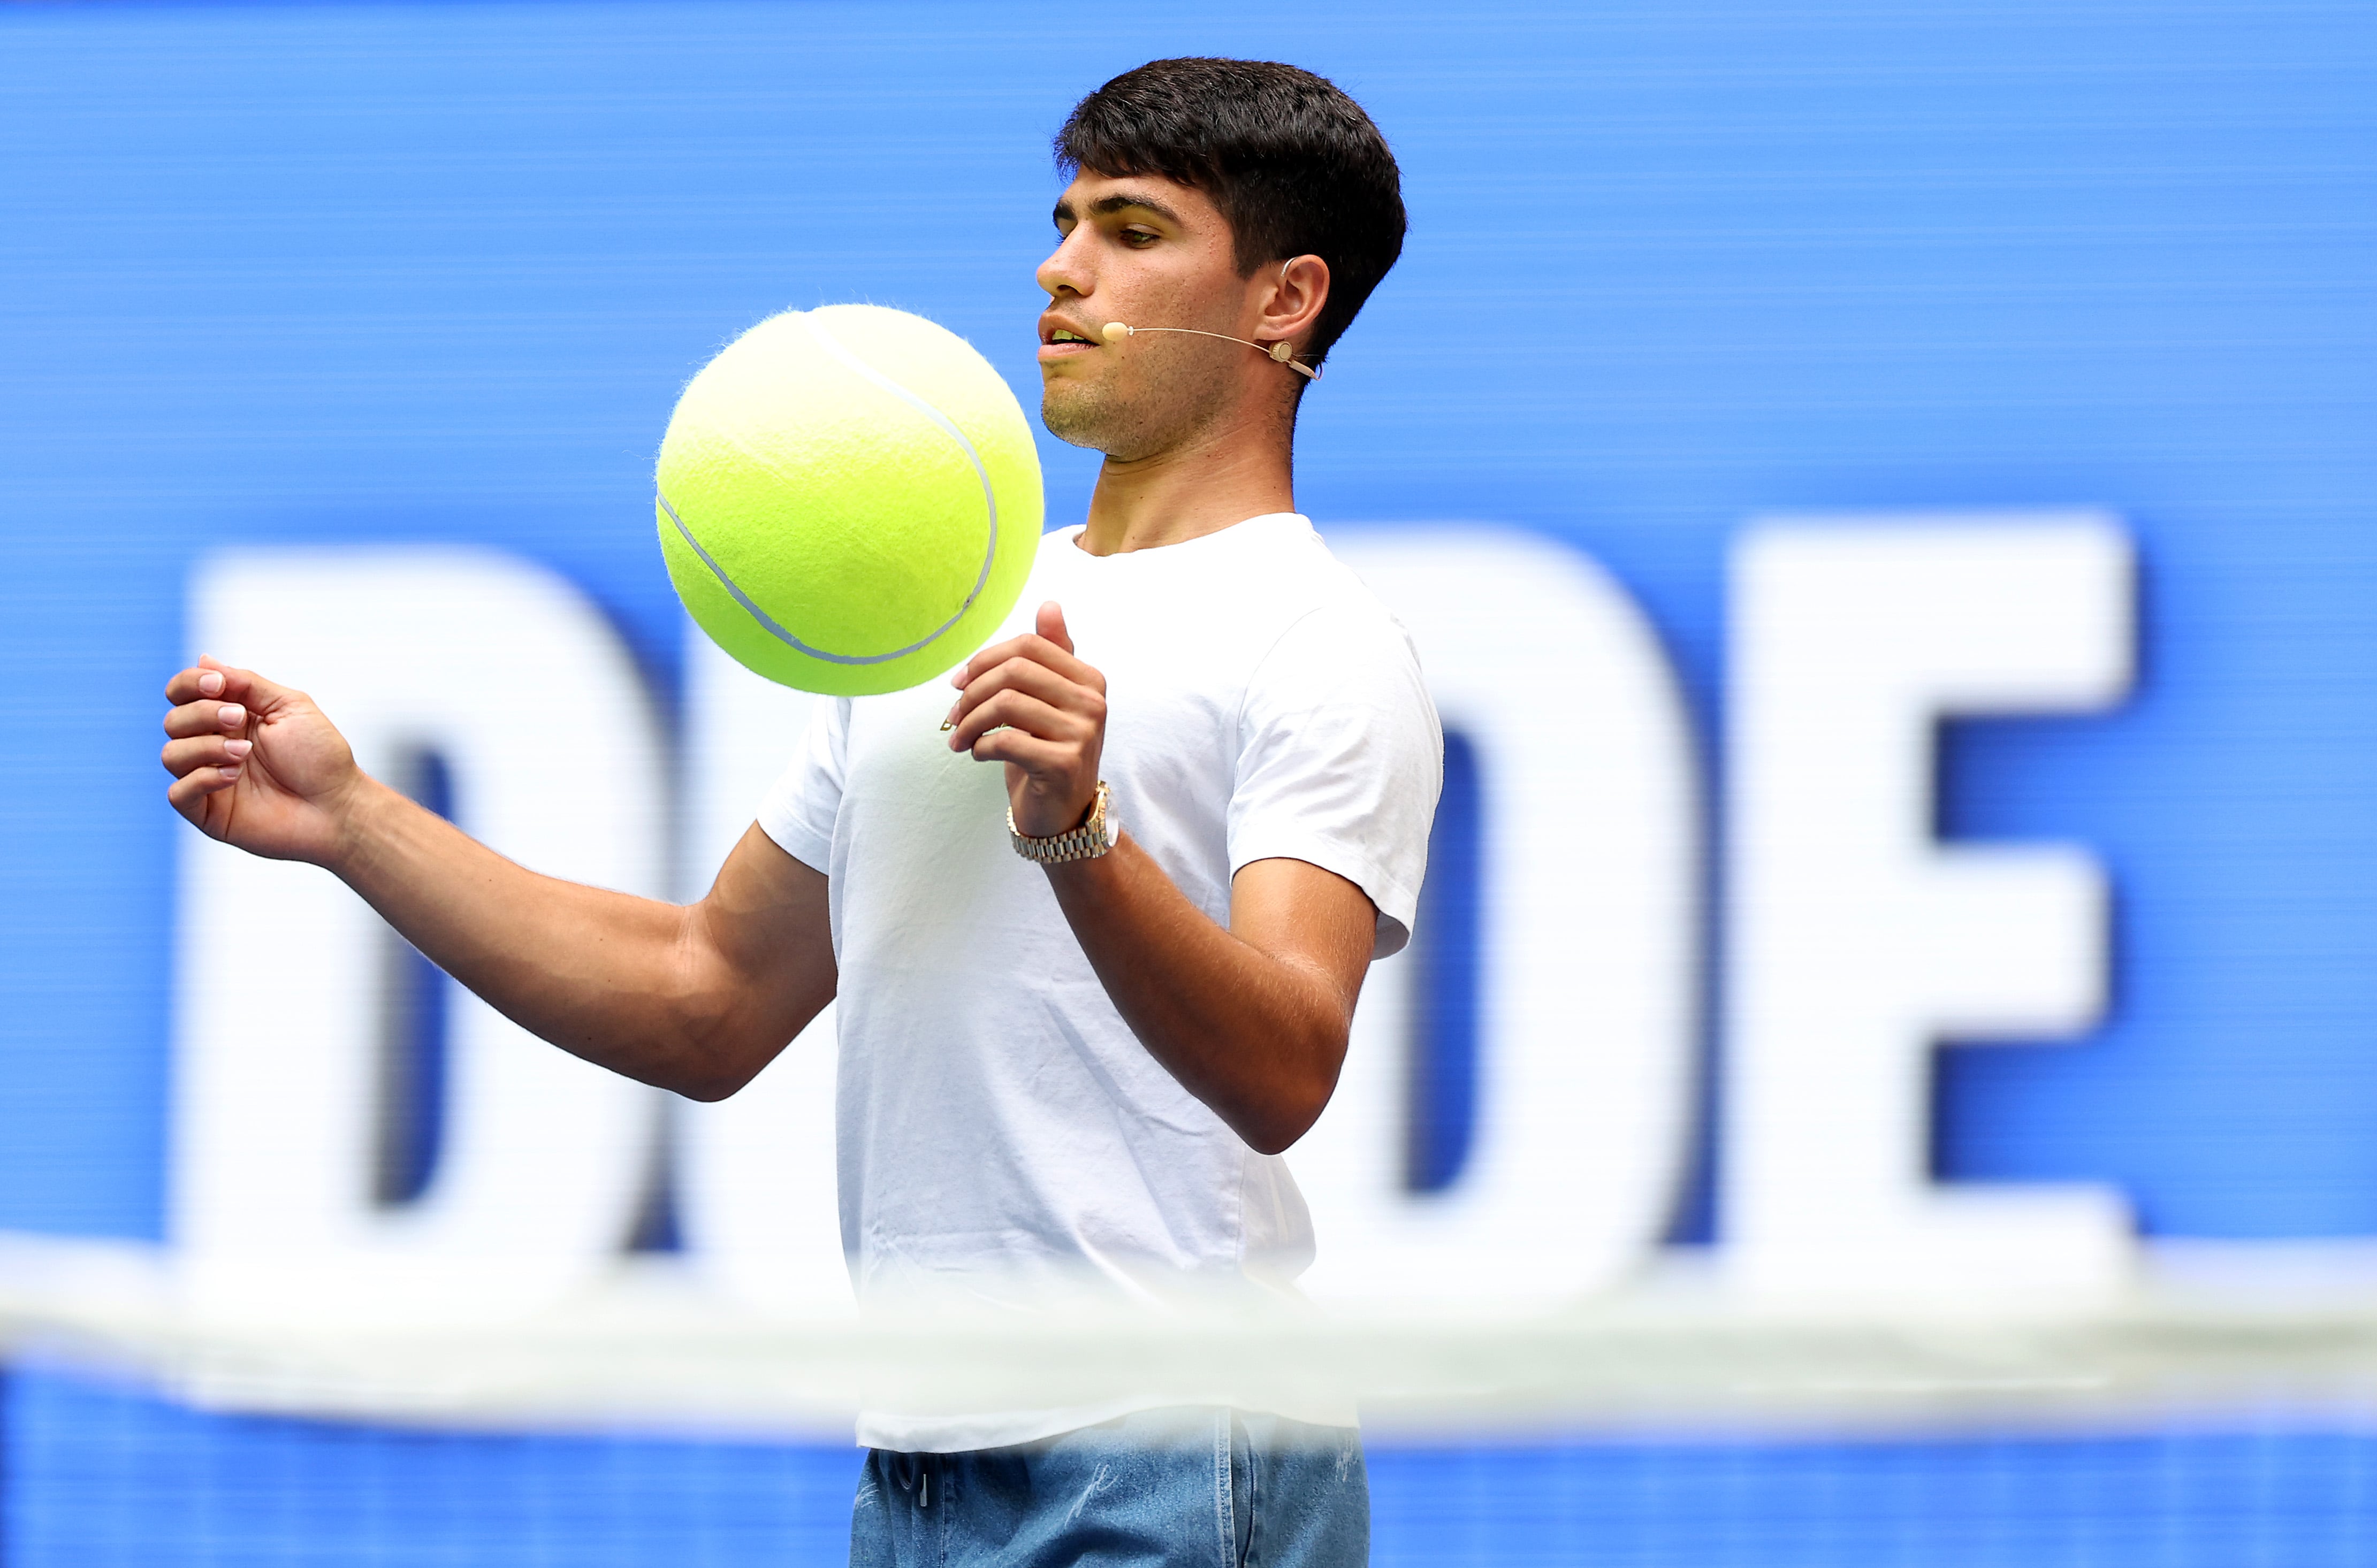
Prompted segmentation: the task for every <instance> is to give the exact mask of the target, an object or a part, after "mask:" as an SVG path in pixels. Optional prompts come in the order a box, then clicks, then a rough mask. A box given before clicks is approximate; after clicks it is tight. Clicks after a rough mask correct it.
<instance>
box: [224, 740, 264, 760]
mask: <svg viewBox="0 0 2377 1568" xmlns="http://www.w3.org/2000/svg"><path fill="white" fill-rule="evenodd" d="M255 747H256V742H254V741H225V742H223V750H224V752H225V753H227V754H229V755H230V757H231V759H232V761H233V762H244V761H245V760H246V757H247V754H248V753H249V752H250V751H252V750H254V749H255Z"/></svg>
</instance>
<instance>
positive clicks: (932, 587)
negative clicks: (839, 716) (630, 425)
mask: <svg viewBox="0 0 2377 1568" xmlns="http://www.w3.org/2000/svg"><path fill="white" fill-rule="evenodd" d="M659 490H660V497H659V505H658V506H657V508H656V511H657V515H658V518H659V522H660V533H661V552H662V553H663V555H664V556H666V557H667V559H668V571H669V580H670V581H671V582H673V583H675V585H676V592H677V597H678V598H679V599H681V600H684V601H685V607H686V609H687V611H688V612H691V613H692V615H693V618H694V620H695V621H696V622H698V623H699V624H700V626H701V629H702V630H703V631H705V632H708V633H709V634H710V635H711V637H712V638H714V639H716V641H717V643H718V646H719V647H723V648H724V649H725V650H726V651H727V652H728V653H730V654H732V655H733V656H734V657H735V659H736V660H738V661H739V662H741V663H742V664H743V665H745V666H746V667H747V668H748V669H751V670H754V671H758V673H760V674H762V675H765V676H766V677H768V678H769V679H770V680H771V681H780V682H782V683H783V684H785V685H787V686H797V687H799V688H801V689H802V690H803V691H810V692H827V693H830V694H832V695H836V696H866V695H872V694H874V693H877V692H892V691H898V690H900V689H901V688H902V687H905V686H913V685H915V684H916V683H919V682H921V681H927V680H930V679H931V678H932V677H934V676H935V675H938V674H939V673H940V672H941V671H944V670H948V669H950V667H951V666H953V665H955V664H956V663H957V662H958V661H959V660H961V659H964V658H965V657H966V656H967V655H968V654H970V653H972V652H973V650H974V649H975V648H977V647H981V646H982V644H983V642H984V641H985V639H986V638H988V636H990V634H991V633H992V632H993V631H994V630H996V629H997V626H998V624H999V623H1000V622H1001V621H1003V620H1005V619H1006V617H1007V612H1008V611H1009V610H1010V609H1012V608H1013V607H1014V604H1015V599H1016V596H1017V595H1018V594H1020V593H1021V592H1022V591H1023V579H1024V578H1025V577H1026V576H1029V575H1030V573H1031V570H1032V554H1033V551H1034V550H1035V549H1037V548H1038V546H1039V543H1040V515H1041V496H1040V459H1039V457H1038V456H1037V454H1035V453H1034V452H1033V446H1032V430H1031V427H1030V426H1029V425H1028V424H1026V423H1025V422H1024V419H1023V410H1021V408H1019V407H1017V405H1016V401H1015V395H1014V394H1013V393H1012V392H1009V390H1008V389H1007V383H1006V382H1004V381H1002V380H1000V379H999V375H998V373H997V371H995V370H993V369H991V368H990V363H989V362H988V361H986V360H985V359H984V358H983V357H982V356H981V355H980V354H978V353H976V352H974V350H973V347H972V346H971V345H969V344H968V343H967V342H966V340H965V339H962V338H960V337H959V336H958V335H957V334H956V333H954V332H951V331H950V330H949V329H947V328H946V327H936V326H935V325H934V324H933V323H931V322H929V321H926V320H925V319H924V318H923V317H922V316H916V315H909V314H908V313H907V312H905V311H897V310H885V309H883V308H881V307H880V306H878V305H827V306H825V307H823V308H822V309H819V310H812V311H787V312H786V313H784V314H783V315H776V316H770V317H769V318H768V319H767V320H765V321H763V322H761V323H760V324H759V325H758V326H757V327H753V328H751V330H750V331H748V332H746V333H745V334H743V336H742V337H740V338H737V339H735V341H734V342H732V343H730V344H728V345H727V346H726V348H725V350H723V352H721V353H720V354H719V356H718V357H717V358H716V359H714V360H712V361H711V362H710V363H709V364H708V365H706V366H705V367H703V369H702V371H701V374H699V375H697V376H695V377H694V378H693V380H692V382H691V383H690V384H689V385H688V386H687V387H686V389H685V395H684V396H683V397H681V398H678V399H677V405H676V412H675V414H674V415H672V416H671V417H670V419H669V426H668V434H666V435H665V436H663V437H662V439H661V457H660V473H659Z"/></svg>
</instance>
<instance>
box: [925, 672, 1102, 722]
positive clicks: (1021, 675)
mask: <svg viewBox="0 0 2377 1568" xmlns="http://www.w3.org/2000/svg"><path fill="white" fill-rule="evenodd" d="M1007 691H1015V692H1025V693H1028V694H1030V695H1033V696H1035V697H1038V698H1039V699H1040V700H1041V701H1042V702H1045V703H1046V704H1048V706H1050V707H1061V708H1064V709H1067V710H1068V711H1069V712H1074V713H1079V714H1081V715H1082V716H1083V717H1085V718H1089V719H1104V718H1105V701H1106V699H1105V697H1103V696H1101V695H1098V694H1097V693H1096V692H1094V691H1093V690H1091V689H1090V688H1089V687H1087V686H1084V685H1082V684H1081V683H1079V682H1077V681H1068V680H1067V679H1065V677H1063V676H1062V675H1059V674H1057V672H1056V671H1054V670H1051V669H1049V668H1048V667H1047V666H1046V665H1045V664H1035V663H1033V661H1032V660H1031V659H1009V660H1007V661H1006V662H1005V663H1003V664H995V665H993V666H991V667H990V668H989V669H988V670H985V671H983V672H982V674H981V675H979V676H978V677H976V678H975V680H974V681H973V683H972V684H971V685H969V686H967V687H966V689H965V690H964V691H962V692H960V693H959V694H958V700H957V701H956V702H954V703H952V704H951V705H950V712H949V718H948V719H947V720H946V721H945V727H948V728H954V727H955V726H957V725H958V724H960V723H962V722H963V721H964V719H965V716H966V715H967V714H968V713H971V712H972V711H973V709H974V708H975V707H979V706H980V705H982V704H983V703H985V702H988V701H989V700H990V699H991V698H992V697H993V696H994V695H997V694H998V693H1000V692H1007Z"/></svg>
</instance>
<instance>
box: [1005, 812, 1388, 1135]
mask: <svg viewBox="0 0 2377 1568" xmlns="http://www.w3.org/2000/svg"><path fill="white" fill-rule="evenodd" d="M1048 881H1049V885H1050V886H1052V887H1053V888H1054V889H1055V890H1056V894H1057V906H1058V907H1059V908H1061V909H1063V910H1064V911H1065V918H1066V919H1067V921H1069V922H1070V923H1071V925H1072V928H1073V934H1074V935H1075V936H1076V937H1078V938H1079V939H1080V940H1081V951H1082V952H1084V953H1086V954H1087V955H1088V956H1089V959H1090V967H1091V968H1093V969H1095V970H1096V971H1097V975H1098V979H1099V980H1102V981H1103V982H1105V988H1106V994H1107V995H1108V996H1109V997H1111V998H1113V999H1114V1004H1115V1007H1116V1009H1117V1011H1118V1012H1120V1013H1121V1014H1122V1016H1123V1021H1124V1022H1126V1023H1128V1024H1129V1025H1130V1028H1131V1032H1132V1033H1133V1034H1135V1035H1137V1036H1138V1037H1139V1039H1140V1043H1141V1044H1142V1045H1144V1046H1146V1047H1147V1050H1148V1053H1149V1054H1150V1055H1152V1056H1153V1057H1154V1058H1155V1059H1156V1060H1157V1061H1158V1062H1161V1063H1164V1065H1165V1069H1166V1070H1167V1071H1169V1072H1170V1073H1171V1075H1173V1076H1174V1077H1175V1078H1177V1079H1178V1080H1179V1081H1180V1085H1181V1087H1184V1088H1186V1089H1187V1090H1188V1091H1189V1093H1190V1094H1193V1095H1195V1096H1196V1097H1197V1098H1198V1099H1200V1100H1203V1101H1204V1102H1205V1103H1206V1104H1207V1105H1209V1106H1211V1107H1212V1109H1213V1111H1214V1112H1215V1113H1216V1114H1217V1115H1219V1116H1220V1117H1221V1118H1222V1120H1223V1121H1224V1122H1227V1123H1229V1124H1230V1127H1231V1130H1232V1131H1234V1132H1236V1134H1238V1136H1240V1137H1241V1138H1244V1139H1245V1140H1246V1141H1247V1143H1248V1146H1250V1147H1252V1148H1254V1149H1256V1150H1258V1151H1260V1152H1261V1153H1263V1154H1277V1153H1279V1152H1280V1151H1281V1150H1282V1149H1284V1148H1286V1147H1287V1146H1289V1145H1291V1144H1293V1143H1295V1142H1296V1139H1298V1138H1300V1137H1302V1136H1303V1135H1304V1134H1306V1133H1307V1132H1309V1131H1310V1130H1311V1127H1312V1124H1313V1123H1315V1122H1317V1121H1319V1120H1320V1112H1321V1111H1322V1110H1323V1108H1325V1107H1326V1106H1327V1105H1328V1103H1329V1097H1330V1096H1331V1095H1332V1093H1334V1092H1335V1090H1336V1087H1337V1074H1338V1071H1339V1070H1340V1069H1341V1068H1342V1067H1343V1066H1344V1063H1345V1042H1346V1038H1347V1033H1348V1031H1349V1030H1350V1029H1351V1028H1352V1027H1353V1021H1354V1002H1355V999H1356V997H1357V996H1358V995H1360V993H1361V989H1362V977H1363V974H1364V971H1365V970H1367V969H1368V967H1369V962H1370V946H1371V942H1372V937H1373V933H1374V932H1376V930H1377V927H1378V911H1377V909H1375V908H1374V907H1373V906H1372V904H1371V903H1370V900H1369V897H1368V895H1367V894H1365V893H1364V892H1363V891H1362V890H1361V889H1360V888H1358V887H1356V886H1355V885H1353V884H1352V883H1350V882H1347V881H1346V880H1344V878H1343V877H1340V876H1338V875H1336V874H1335V873H1331V872H1326V871H1323V870H1321V869H1320V867H1319V866H1315V865H1308V864H1307V863H1306V862H1304V861H1292V860H1269V861H1254V862H1253V863H1252V864H1250V865H1248V866H1246V867H1245V868H1243V869H1242V870H1240V871H1239V873H1238V874H1237V876H1236V878H1235V879H1234V880H1233V881H1232V882H1231V884H1230V926H1229V929H1228V930H1227V931H1224V930H1223V929H1222V928H1221V927H1220V926H1218V925H1216V924H1214V923H1213V921H1211V920H1210V919H1208V918H1207V917H1206V915H1205V913H1204V911H1203V910H1201V909H1198V908H1197V907H1196V906H1195V905H1194V904H1191V903H1190V902H1189V898H1188V896H1187V895H1186V894H1184V893H1182V892H1181V891H1180V889H1179V888H1178V887H1177V885H1174V883H1173V881H1172V879H1171V878H1170V877H1168V876H1166V875H1165V873H1164V868H1163V867H1161V866H1159V865H1157V864H1156V863H1155V860H1154V857H1153V856H1152V855H1150V854H1148V852H1147V851H1146V850H1144V849H1141V848H1140V847H1139V845H1138V844H1136V843H1134V842H1133V841H1132V840H1131V839H1130V837H1129V829H1128V828H1126V829H1125V832H1124V837H1123V839H1122V841H1121V842H1120V843H1118V844H1117V845H1116V846H1115V848H1114V849H1112V850H1110V851H1108V852H1107V853H1106V854H1104V855H1101V856H1100V857H1098V858H1097V859H1096V860H1093V861H1071V862H1069V863H1068V864H1064V865H1052V866H1050V867H1049V868H1048Z"/></svg>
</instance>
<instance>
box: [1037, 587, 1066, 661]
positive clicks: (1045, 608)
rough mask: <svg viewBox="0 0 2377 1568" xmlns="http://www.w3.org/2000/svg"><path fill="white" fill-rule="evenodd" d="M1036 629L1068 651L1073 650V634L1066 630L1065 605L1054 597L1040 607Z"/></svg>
mask: <svg viewBox="0 0 2377 1568" xmlns="http://www.w3.org/2000/svg"><path fill="white" fill-rule="evenodd" d="M1036 629H1037V630H1038V632H1039V633H1040V635H1041V636H1044V637H1046V638H1047V639H1048V640H1049V641H1050V642H1052V643H1055V644H1056V645H1057V647H1061V648H1063V649H1064V650H1065V651H1066V652H1067V653H1070V652H1072V651H1073V637H1072V634H1071V633H1069V632H1068V631H1066V630H1065V607H1064V606H1063V605H1061V604H1059V603H1057V601H1056V600H1053V599H1052V600H1049V601H1048V602H1047V603H1045V604H1044V605H1042V606H1041V607H1040V615H1039V619H1038V621H1037V623H1036Z"/></svg>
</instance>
